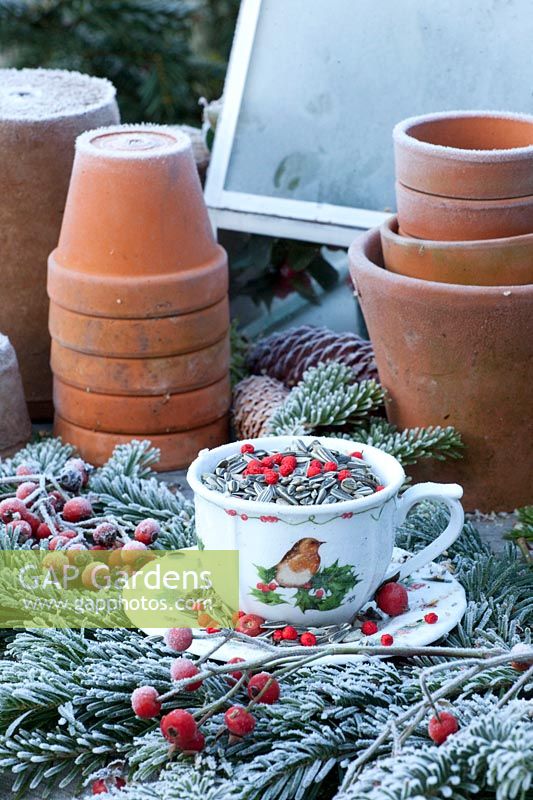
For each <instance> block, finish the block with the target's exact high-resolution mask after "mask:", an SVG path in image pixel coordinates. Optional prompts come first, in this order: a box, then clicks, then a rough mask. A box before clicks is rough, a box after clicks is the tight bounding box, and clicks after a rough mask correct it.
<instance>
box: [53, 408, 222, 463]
mask: <svg viewBox="0 0 533 800" xmlns="http://www.w3.org/2000/svg"><path fill="white" fill-rule="evenodd" d="M228 426H229V423H228V417H227V415H226V416H224V417H222V418H221V419H219V420H216V421H215V422H212V423H211V424H210V425H205V426H204V427H202V428H195V429H194V430H191V431H186V432H184V433H168V434H163V435H160V436H157V435H148V436H143V435H141V436H140V437H136V438H142V439H149V440H150V441H151V443H152V445H153V446H154V447H158V448H159V449H160V451H161V459H160V461H159V463H158V464H156V466H155V467H154V469H156V470H157V471H158V472H164V471H166V470H171V469H182V468H183V467H187V466H188V465H189V464H190V463H191V461H193V459H195V458H196V456H197V455H198V452H199V451H200V450H203V449H204V448H205V447H209V448H211V447H217V446H218V445H220V444H224V442H227V440H228ZM54 435H55V436H61V438H62V439H63V441H64V442H68V443H69V444H72V445H73V446H74V447H75V448H76V450H78V452H79V453H80V455H81V457H82V458H84V459H85V460H86V461H88V462H89V463H90V464H94V465H95V466H97V467H100V466H102V465H103V464H105V462H106V461H107V460H108V459H109V457H110V456H111V454H112V452H113V450H114V449H115V447H116V446H117V445H118V444H127V443H128V442H131V439H132V436H131V434H126V435H121V434H118V433H101V432H97V431H90V430H87V429H86V428H79V427H77V426H76V425H71V423H70V422H66V421H65V420H64V419H61V417H59V416H58V415H57V414H56V417H55V421H54Z"/></svg>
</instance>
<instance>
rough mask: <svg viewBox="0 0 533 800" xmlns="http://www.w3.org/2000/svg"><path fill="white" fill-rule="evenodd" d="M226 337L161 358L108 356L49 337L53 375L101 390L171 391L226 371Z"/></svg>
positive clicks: (122, 392)
mask: <svg viewBox="0 0 533 800" xmlns="http://www.w3.org/2000/svg"><path fill="white" fill-rule="evenodd" d="M229 359H230V345H229V337H228V336H225V337H224V338H223V339H220V341H218V342H216V343H215V344H213V345H211V346H210V347H206V348H204V349H203V350H196V351H195V352H194V353H184V354H182V355H177V356H167V357H164V358H108V357H105V356H92V355H87V354H86V353H79V352H77V351H76V350H70V349H69V348H68V347H63V346H62V345H60V344H58V342H55V341H52V353H51V365H52V372H53V373H54V376H55V377H57V378H60V380H62V381H64V382H65V383H68V384H70V385H71V386H77V387H78V388H80V389H85V390H89V391H91V392H100V393H102V394H118V395H131V396H144V395H158V394H172V393H173V392H187V391H191V390H192V389H198V388H200V387H202V386H209V384H211V383H214V382H215V381H217V380H221V379H222V378H223V377H224V376H225V375H227V374H228V371H229Z"/></svg>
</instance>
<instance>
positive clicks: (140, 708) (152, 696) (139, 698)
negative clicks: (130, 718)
mask: <svg viewBox="0 0 533 800" xmlns="http://www.w3.org/2000/svg"><path fill="white" fill-rule="evenodd" d="M158 697H159V694H158V691H157V689H154V687H153V686H140V687H139V688H138V689H135V691H134V692H133V694H132V696H131V707H132V708H133V710H134V712H135V714H136V715H137V716H138V717H141V719H151V718H152V717H157V716H159V712H160V711H161V703H160V702H159V700H158Z"/></svg>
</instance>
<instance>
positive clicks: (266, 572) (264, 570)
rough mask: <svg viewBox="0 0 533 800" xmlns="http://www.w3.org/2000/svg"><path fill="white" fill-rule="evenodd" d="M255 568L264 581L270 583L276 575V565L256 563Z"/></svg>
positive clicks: (260, 578)
mask: <svg viewBox="0 0 533 800" xmlns="http://www.w3.org/2000/svg"><path fill="white" fill-rule="evenodd" d="M255 568H256V570H257V574H258V576H259V580H260V581H261V582H262V583H270V582H271V581H273V580H274V579H275V577H276V567H258V566H257V564H255Z"/></svg>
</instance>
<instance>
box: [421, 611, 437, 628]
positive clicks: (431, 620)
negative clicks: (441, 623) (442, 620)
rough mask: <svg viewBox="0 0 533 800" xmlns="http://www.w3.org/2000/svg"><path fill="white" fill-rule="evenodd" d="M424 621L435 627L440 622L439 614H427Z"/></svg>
mask: <svg viewBox="0 0 533 800" xmlns="http://www.w3.org/2000/svg"><path fill="white" fill-rule="evenodd" d="M424 620H425V621H426V622H427V623H428V625H434V624H435V623H436V622H438V620H439V618H438V616H437V614H434V613H433V612H431V614H426V616H425V617H424Z"/></svg>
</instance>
